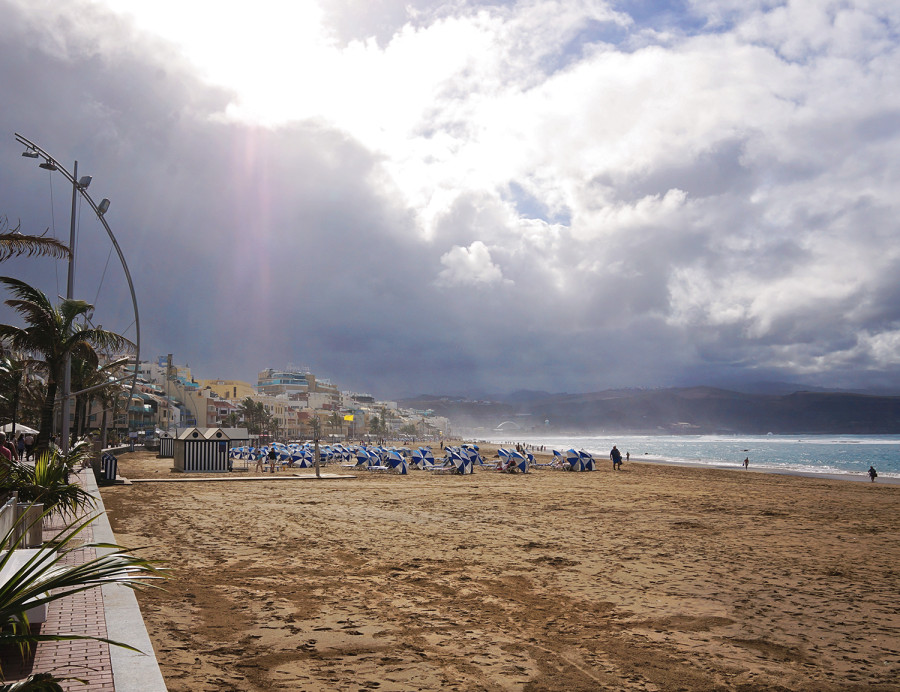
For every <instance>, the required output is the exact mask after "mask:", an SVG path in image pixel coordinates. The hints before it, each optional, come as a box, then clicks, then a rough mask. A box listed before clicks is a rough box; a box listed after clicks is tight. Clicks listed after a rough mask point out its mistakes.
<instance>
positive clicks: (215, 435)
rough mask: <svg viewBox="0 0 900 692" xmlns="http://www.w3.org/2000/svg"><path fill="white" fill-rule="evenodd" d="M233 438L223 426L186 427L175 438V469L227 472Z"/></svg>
mask: <svg viewBox="0 0 900 692" xmlns="http://www.w3.org/2000/svg"><path fill="white" fill-rule="evenodd" d="M230 448H231V440H230V438H229V436H228V433H227V432H225V431H224V430H222V429H221V428H205V429H204V428H185V430H184V431H182V432H181V434H179V435H178V438H177V439H176V440H175V470H176V471H184V472H188V473H189V472H204V473H210V472H223V473H225V472H227V471H228V450H229V449H230Z"/></svg>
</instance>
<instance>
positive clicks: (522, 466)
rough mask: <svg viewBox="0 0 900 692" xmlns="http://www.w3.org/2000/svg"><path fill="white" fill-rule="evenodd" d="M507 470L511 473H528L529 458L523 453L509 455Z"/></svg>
mask: <svg viewBox="0 0 900 692" xmlns="http://www.w3.org/2000/svg"><path fill="white" fill-rule="evenodd" d="M507 469H508V470H510V471H512V470H516V471H520V472H521V473H528V457H526V456H525V455H524V454H522V452H512V453H511V454H510V455H509V463H508V464H507Z"/></svg>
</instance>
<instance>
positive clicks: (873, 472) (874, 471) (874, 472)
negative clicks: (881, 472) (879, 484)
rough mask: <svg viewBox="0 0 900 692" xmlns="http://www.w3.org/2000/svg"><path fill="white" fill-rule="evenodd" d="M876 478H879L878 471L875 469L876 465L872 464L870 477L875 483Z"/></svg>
mask: <svg viewBox="0 0 900 692" xmlns="http://www.w3.org/2000/svg"><path fill="white" fill-rule="evenodd" d="M876 478H878V471H876V470H875V467H874V466H870V467H869V479H870V480H871V481H872V482H873V483H874V482H875V479H876Z"/></svg>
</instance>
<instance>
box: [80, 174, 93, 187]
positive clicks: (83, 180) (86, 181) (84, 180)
mask: <svg viewBox="0 0 900 692" xmlns="http://www.w3.org/2000/svg"><path fill="white" fill-rule="evenodd" d="M91 180H93V178H91V176H89V175H83V176H81V177H80V178H79V179H78V187H80V188H81V189H82V190H87V187H88V185H90V184H91Z"/></svg>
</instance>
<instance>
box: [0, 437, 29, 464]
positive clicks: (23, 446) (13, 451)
mask: <svg viewBox="0 0 900 692" xmlns="http://www.w3.org/2000/svg"><path fill="white" fill-rule="evenodd" d="M0 455H2V456H3V457H4V458H5V459H6V460H7V461H19V460H20V459H21V460H22V461H26V460H28V459H30V458H32V457H33V455H34V436H33V435H31V434H30V433H29V434H27V435H26V434H24V433H19V437H18V438H16V441H15V442H13V441H12V440H10V439H9V438H8V437H7V435H6V433H5V432H2V431H0Z"/></svg>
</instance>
